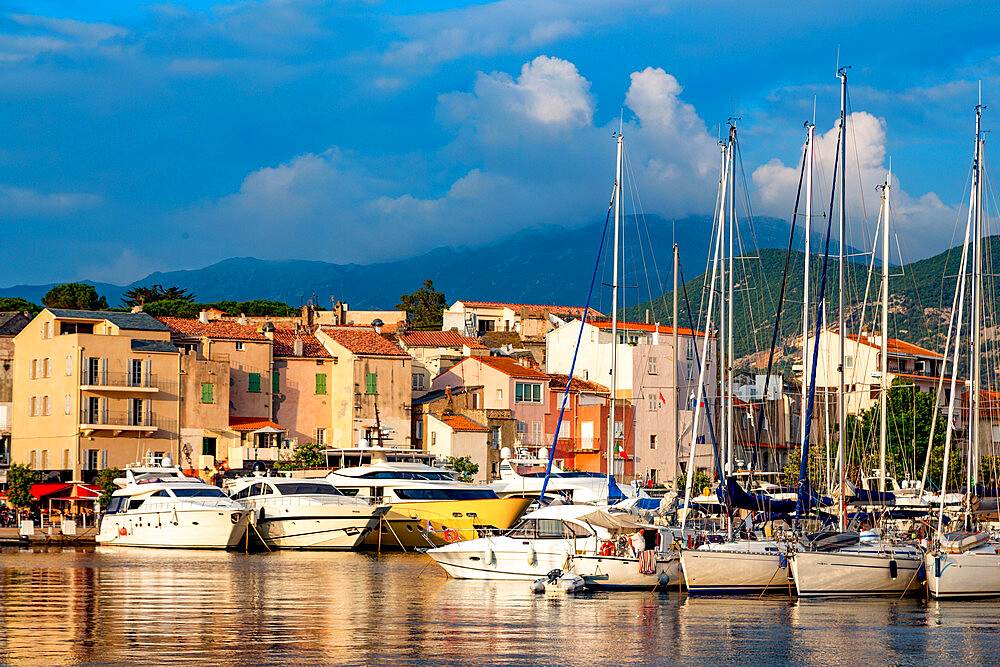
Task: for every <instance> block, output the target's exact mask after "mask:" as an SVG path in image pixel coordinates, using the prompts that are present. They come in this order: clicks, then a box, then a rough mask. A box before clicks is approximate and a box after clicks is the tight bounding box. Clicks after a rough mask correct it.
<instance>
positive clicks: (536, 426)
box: [531, 422, 542, 445]
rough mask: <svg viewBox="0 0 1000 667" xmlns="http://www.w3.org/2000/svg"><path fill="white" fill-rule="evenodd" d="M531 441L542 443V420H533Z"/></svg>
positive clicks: (537, 443)
mask: <svg viewBox="0 0 1000 667" xmlns="http://www.w3.org/2000/svg"><path fill="white" fill-rule="evenodd" d="M531 442H532V443H534V444H536V445H540V444H542V422H531Z"/></svg>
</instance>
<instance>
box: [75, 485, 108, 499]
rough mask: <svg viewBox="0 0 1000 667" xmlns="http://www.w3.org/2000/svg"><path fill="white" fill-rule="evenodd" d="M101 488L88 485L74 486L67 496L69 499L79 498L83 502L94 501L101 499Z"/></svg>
mask: <svg viewBox="0 0 1000 667" xmlns="http://www.w3.org/2000/svg"><path fill="white" fill-rule="evenodd" d="M101 493H102V491H101V488H100V487H98V486H92V485H90V484H74V485H73V493H71V494H69V495H70V497H71V498H80V499H83V500H95V499H97V498H100V497H101Z"/></svg>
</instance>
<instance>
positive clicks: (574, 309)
mask: <svg viewBox="0 0 1000 667" xmlns="http://www.w3.org/2000/svg"><path fill="white" fill-rule="evenodd" d="M455 303H461V304H462V305H464V306H472V307H473V308H475V307H480V308H510V309H511V310H529V311H535V312H544V311H548V312H550V313H555V314H556V315H569V316H571V317H582V316H583V311H584V310H585V306H545V305H541V304H537V303H505V302H503V301H463V300H462V299H459V300H458V301H456V302H455ZM452 305H454V304H452ZM589 314H590V315H593V316H594V317H604V314H603V313H599V312H598V311H596V310H594V309H593V308H591V309H590V312H589Z"/></svg>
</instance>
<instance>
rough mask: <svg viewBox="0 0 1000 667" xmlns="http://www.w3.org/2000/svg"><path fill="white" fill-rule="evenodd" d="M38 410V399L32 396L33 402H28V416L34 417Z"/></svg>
mask: <svg viewBox="0 0 1000 667" xmlns="http://www.w3.org/2000/svg"><path fill="white" fill-rule="evenodd" d="M37 410H38V397H37V396H32V397H31V401H29V402H28V416H29V417H34V416H35V414H37Z"/></svg>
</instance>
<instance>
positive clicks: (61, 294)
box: [42, 283, 108, 310]
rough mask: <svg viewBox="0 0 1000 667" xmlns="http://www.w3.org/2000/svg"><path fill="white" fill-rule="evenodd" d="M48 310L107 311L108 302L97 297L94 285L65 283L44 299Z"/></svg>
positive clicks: (51, 291) (50, 291)
mask: <svg viewBox="0 0 1000 667" xmlns="http://www.w3.org/2000/svg"><path fill="white" fill-rule="evenodd" d="M42 303H43V304H44V305H45V306H46V307H48V308H69V309H72V310H107V309H108V300H107V299H105V298H104V297H103V296H98V295H97V290H96V289H95V288H94V286H93V285H88V284H87V283H64V284H62V285H56V286H55V287H53V288H52V289H50V290H49V291H48V293H47V294H46V295H45V296H43V297H42Z"/></svg>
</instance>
